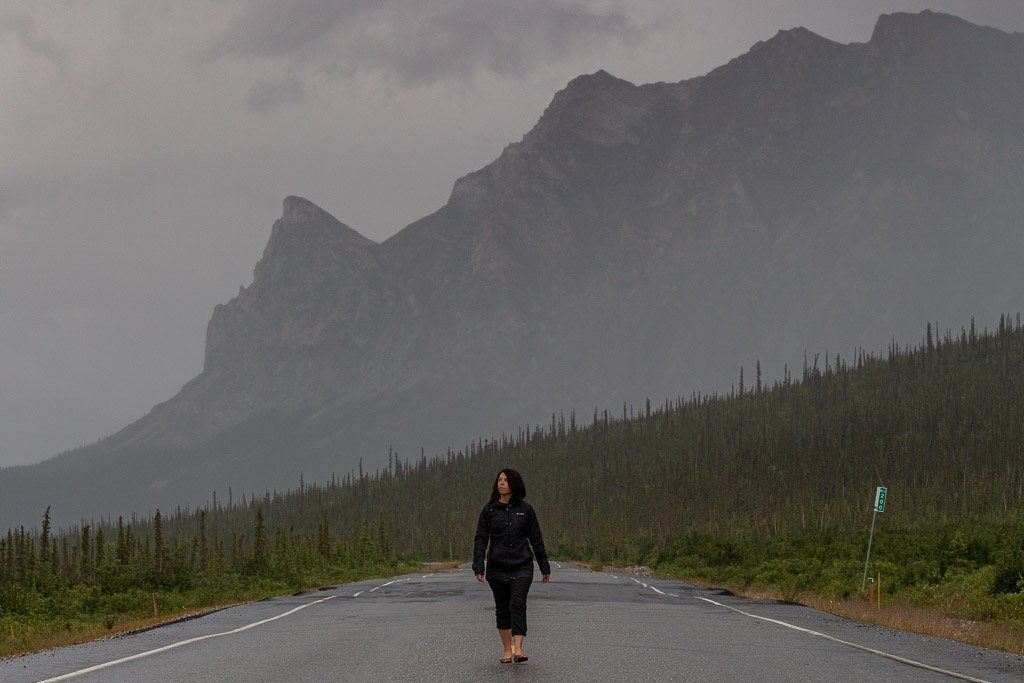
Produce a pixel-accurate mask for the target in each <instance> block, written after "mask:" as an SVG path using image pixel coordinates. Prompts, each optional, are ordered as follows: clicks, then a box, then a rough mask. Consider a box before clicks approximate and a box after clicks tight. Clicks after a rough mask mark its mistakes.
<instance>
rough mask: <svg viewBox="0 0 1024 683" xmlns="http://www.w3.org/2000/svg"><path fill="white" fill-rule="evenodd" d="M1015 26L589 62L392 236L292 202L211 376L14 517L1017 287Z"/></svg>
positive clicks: (60, 462)
mask: <svg viewBox="0 0 1024 683" xmlns="http://www.w3.org/2000/svg"><path fill="white" fill-rule="evenodd" d="M1022 111H1024V35H1021V34H1007V33H1004V32H1002V31H999V30H996V29H992V28H983V27H979V26H975V25H972V24H970V23H968V22H966V21H963V20H961V19H958V18H956V17H952V16H949V15H944V14H938V13H934V12H923V13H920V14H913V15H912V14H893V15H885V16H882V17H881V18H880V19H879V21H878V23H877V25H876V27H875V30H874V33H873V35H872V37H871V39H870V40H869V41H868V42H867V43H855V44H849V45H843V44H839V43H835V42H833V41H830V40H827V39H825V38H822V37H821V36H818V35H815V34H814V33H812V32H810V31H808V30H806V29H802V28H796V29H792V30H787V31H780V32H779V33H778V34H777V35H775V36H774V37H773V38H771V39H770V40H767V41H764V42H761V43H758V44H756V45H755V46H753V47H752V48H751V50H750V51H749V52H747V53H746V54H744V55H742V56H740V57H737V58H736V59H733V60H732V61H730V62H729V63H728V64H725V65H724V66H722V67H719V68H717V69H715V70H714V71H712V72H710V73H708V74H707V75H705V76H703V77H700V78H695V79H690V80H685V81H682V82H679V83H654V84H647V85H639V86H638V85H634V84H632V83H629V82H627V81H623V80H621V79H618V78H615V77H614V76H612V75H610V74H608V73H606V72H604V71H598V72H597V73H595V74H591V75H586V76H580V77H578V78H576V79H574V80H572V81H571V82H570V83H569V84H568V85H567V86H566V88H565V89H564V90H562V91H560V92H558V93H557V94H556V95H555V97H554V99H553V100H552V102H551V104H550V105H549V106H548V108H547V109H546V110H545V111H544V113H543V115H542V116H541V118H540V120H539V121H538V123H537V124H536V126H535V127H534V128H533V129H532V130H531V131H530V132H529V133H527V134H526V135H525V136H524V137H523V139H522V140H521V141H519V142H516V143H513V144H510V145H509V146H508V147H507V148H506V149H505V150H504V151H503V152H502V153H501V155H500V156H499V157H498V158H497V159H496V160H495V161H494V162H492V163H491V164H489V165H488V166H486V167H484V168H482V169H480V170H478V171H476V172H473V173H470V174H469V175H467V176H465V177H463V178H461V179H459V180H458V181H456V183H455V185H454V188H453V190H452V193H451V196H450V198H449V200H448V202H447V203H446V204H445V205H444V206H443V207H441V208H440V209H439V210H438V211H436V212H435V213H433V214H431V215H429V216H427V217H425V218H423V219H421V220H419V221H417V222H415V223H413V224H411V225H409V226H408V227H406V228H405V229H404V230H402V231H400V232H399V233H397V234H396V235H395V236H393V237H392V238H390V239H388V240H386V241H385V242H383V243H381V244H377V243H374V242H372V241H370V240H368V239H366V238H364V237H362V236H361V235H359V234H358V233H357V232H355V231H354V230H352V229H351V228H349V227H348V226H346V225H344V224H343V223H341V222H340V221H338V220H337V219H335V218H333V217H332V216H330V215H328V214H327V213H325V212H324V211H323V210H322V209H320V208H318V207H317V206H315V205H314V204H312V203H311V202H309V201H307V200H305V199H301V198H298V197H289V198H287V199H286V200H285V202H284V211H283V215H282V216H281V218H280V219H279V220H278V221H277V222H276V223H275V224H274V227H273V230H272V233H271V237H270V240H269V243H268V245H267V248H266V251H265V252H264V254H263V257H262V259H261V260H260V262H259V263H258V264H257V266H256V269H255V273H254V277H253V282H252V284H251V285H250V286H249V287H245V288H242V289H241V291H240V292H239V294H238V296H237V297H235V298H234V299H232V300H231V301H230V302H228V303H227V304H224V305H220V306H217V307H216V308H215V310H214V313H213V316H212V318H211V320H210V324H209V327H208V330H207V339H206V360H205V364H204V368H203V371H202V373H201V374H200V375H199V376H198V377H196V378H195V379H193V380H192V381H191V382H189V383H188V384H186V385H185V387H183V388H182V390H181V392H180V393H179V394H178V395H177V396H175V397H173V398H172V399H170V400H169V401H167V402H165V403H162V404H160V405H158V406H156V407H155V408H153V410H152V411H151V412H150V413H149V414H148V415H147V416H146V417H144V418H142V419H141V420H139V421H138V422H136V423H134V424H132V425H129V426H128V427H126V428H125V429H124V430H122V431H121V432H119V433H117V434H115V435H113V436H111V437H109V438H107V439H104V440H102V441H100V442H99V443H97V444H95V445H93V446H89V447H86V448H83V449H79V450H77V451H73V452H69V453H66V454H62V455H61V456H58V457H57V458H54V459H51V460H49V461H46V462H44V463H40V464H38V465H31V466H26V467H18V468H9V469H4V470H0V490H2V491H4V495H3V496H2V499H0V526H3V524H4V523H7V524H9V525H10V524H12V523H18V522H21V521H24V522H26V523H35V522H36V521H37V518H38V517H39V515H41V513H42V510H43V509H44V508H45V507H46V505H48V504H51V503H53V504H54V506H55V508H54V510H55V514H56V515H57V517H58V518H59V519H65V520H67V519H71V520H74V519H77V516H78V515H99V514H118V513H122V512H127V511H131V510H147V511H148V510H151V509H153V508H155V507H157V506H163V507H167V506H170V505H174V504H182V505H184V504H193V503H202V502H205V501H206V500H208V499H209V497H210V495H211V493H212V492H213V491H214V490H216V491H218V492H220V495H221V496H223V495H224V494H225V492H226V491H227V489H228V487H229V486H232V487H233V488H234V490H235V491H236V492H237V491H242V490H248V491H253V490H255V491H259V492H262V491H263V490H264V489H265V488H272V487H277V488H285V487H289V486H295V485H296V484H297V483H298V481H299V478H300V473H301V476H303V477H304V478H305V479H306V480H314V479H324V478H329V477H330V476H331V474H332V473H339V474H341V473H345V472H348V471H350V470H351V469H352V468H354V467H356V466H358V464H359V463H360V461H361V462H362V465H363V466H365V467H367V468H369V469H372V468H376V467H377V466H380V465H382V464H384V463H386V461H387V458H388V449H389V446H394V447H396V448H397V449H398V452H399V457H402V458H409V457H412V458H413V459H416V458H418V457H419V455H420V449H421V447H423V448H425V449H426V452H427V453H428V454H432V453H433V452H435V451H440V450H444V449H445V448H447V447H448V446H449V445H453V446H455V447H461V446H462V445H463V444H465V443H466V442H467V441H468V440H469V439H471V438H477V437H479V436H484V437H488V436H492V435H495V434H500V433H501V432H503V431H506V432H509V431H513V430H516V429H518V428H519V426H521V425H528V424H531V423H537V422H545V423H546V422H548V421H549V420H550V415H551V413H552V412H558V411H561V410H565V411H566V414H567V415H568V411H570V410H576V411H577V413H578V414H579V415H580V419H581V420H586V419H587V418H588V417H589V416H590V415H592V413H593V411H594V410H595V409H599V410H604V409H606V408H607V409H610V410H612V411H613V412H618V411H619V410H621V409H622V405H623V402H629V403H632V404H633V405H636V406H639V405H641V404H642V403H643V402H644V400H645V399H646V398H648V397H650V398H651V399H652V400H654V401H655V402H659V401H661V400H662V399H663V398H665V397H675V396H677V395H680V394H684V395H686V394H689V393H690V392H691V391H694V390H701V391H707V390H721V389H725V390H728V388H729V385H730V384H731V383H733V382H737V381H739V379H740V367H741V366H744V369H745V373H746V374H745V376H744V379H745V381H746V382H747V383H748V385H749V384H752V383H753V382H754V381H755V372H756V371H755V363H756V362H757V361H760V367H761V368H764V371H765V374H766V375H774V376H778V375H780V374H782V372H783V368H784V364H786V363H788V364H789V367H790V369H792V368H793V366H794V365H796V364H799V363H801V362H803V356H804V351H805V350H806V351H808V352H809V353H810V354H811V355H812V356H813V355H814V354H817V353H825V352H829V353H830V354H832V355H834V354H836V353H837V352H840V353H842V354H844V355H845V356H847V357H849V356H850V355H852V353H853V351H854V349H855V347H858V346H861V347H867V348H869V349H879V348H882V347H884V346H886V345H887V344H888V343H889V341H890V339H891V338H892V337H893V336H894V335H895V336H896V337H897V338H899V339H904V340H907V339H909V340H915V339H916V337H917V336H919V334H920V333H919V331H920V330H921V329H922V327H923V324H924V322H925V321H929V320H931V321H938V322H939V324H940V325H943V326H946V325H948V326H951V327H954V328H957V329H958V328H959V327H960V326H961V325H963V324H966V322H967V321H968V320H970V319H971V318H972V317H975V316H976V317H977V318H978V319H979V320H980V321H983V322H991V321H993V320H995V319H996V318H998V316H999V314H1000V313H1001V312H1004V311H1016V310H1020V308H1021V301H1022V300H1024V269H1021V268H1020V263H1021V262H1022V260H1024V258H1022V257H1024V229H1022V227H1024V226H1022V218H1021V217H1022V216H1024V128H1022V127H1021V125H1020V112H1022Z"/></svg>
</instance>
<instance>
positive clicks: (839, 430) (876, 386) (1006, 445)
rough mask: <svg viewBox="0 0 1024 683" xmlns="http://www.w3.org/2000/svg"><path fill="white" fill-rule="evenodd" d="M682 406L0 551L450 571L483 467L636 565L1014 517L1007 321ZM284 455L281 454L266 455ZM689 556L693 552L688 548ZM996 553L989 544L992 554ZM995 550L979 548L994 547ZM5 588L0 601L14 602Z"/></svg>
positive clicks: (588, 543) (258, 572) (551, 428)
mask: <svg viewBox="0 0 1024 683" xmlns="http://www.w3.org/2000/svg"><path fill="white" fill-rule="evenodd" d="M744 374H745V373H741V379H740V382H739V385H738V386H737V387H735V388H734V389H733V390H732V391H731V392H729V393H728V394H726V395H715V394H712V395H703V394H696V393H695V394H693V395H692V396H691V397H690V398H688V399H683V398H678V399H676V400H675V401H666V402H665V403H663V404H660V405H652V404H650V402H648V403H647V404H645V405H644V406H642V407H640V408H639V409H637V408H635V407H630V406H626V405H624V406H623V408H622V412H621V414H617V415H611V414H609V413H608V412H607V411H604V412H596V411H595V412H594V413H593V415H588V416H587V417H586V419H585V420H581V419H579V418H578V416H576V415H575V414H569V415H552V418H551V422H550V424H549V425H545V426H544V427H540V426H535V427H530V428H522V429H520V430H518V431H517V432H516V433H514V434H506V435H502V436H501V437H500V438H496V439H480V440H475V441H473V442H472V443H470V444H469V446H468V447H467V448H465V449H463V450H459V451H452V450H449V451H448V452H447V453H445V454H443V455H439V456H436V457H433V458H427V457H424V456H421V457H420V458H419V459H418V460H415V461H412V462H410V461H408V460H406V459H401V458H399V457H397V456H396V455H394V454H392V455H391V456H390V457H389V464H388V466H387V467H386V468H384V469H383V470H382V471H380V472H377V473H374V474H367V473H364V472H362V471H361V468H360V472H358V473H353V474H349V475H346V476H345V477H343V478H341V479H335V480H333V481H331V482H325V483H315V484H309V485H307V484H305V483H302V484H300V486H299V488H298V489H297V490H292V491H288V492H283V493H282V492H265V493H264V494H263V495H260V496H256V495H252V494H249V495H248V497H242V498H241V499H240V500H235V499H234V496H232V495H230V494H229V497H228V501H227V504H224V503H222V502H219V501H217V500H216V498H215V499H214V501H213V503H212V504H211V505H209V506H207V507H206V508H204V509H202V510H190V509H185V510H181V509H179V510H175V511H174V512H172V513H171V514H168V515H166V516H159V515H154V516H153V517H145V518H142V517H133V518H132V519H131V520H127V521H125V520H116V521H114V520H100V521H99V522H95V521H92V522H89V523H88V524H86V523H83V524H81V525H79V526H78V527H75V528H71V529H65V530H61V531H59V532H57V533H51V532H50V530H49V528H48V523H47V521H46V519H47V518H44V521H43V525H42V528H41V529H40V530H31V531H24V530H21V529H19V530H11V531H8V533H7V536H6V538H3V539H0V562H2V567H0V591H3V592H2V593H0V598H2V599H0V616H2V612H3V611H10V610H11V609H12V607H11V606H12V605H17V604H19V603H18V602H17V600H14V601H12V600H11V599H10V598H11V592H12V587H17V588H20V589H25V588H26V587H32V586H35V587H36V588H38V587H39V586H41V585H42V586H45V585H49V584H47V582H54V583H56V584H59V585H62V586H74V585H77V584H84V585H98V586H102V587H104V588H105V589H114V588H116V587H118V586H125V585H136V586H146V587H154V586H169V585H182V586H187V585H188V584H189V582H190V581H195V580H196V577H202V576H204V575H208V574H211V573H214V574H224V573H230V574H232V575H235V576H253V577H258V576H270V575H273V576H279V577H285V578H286V579H288V580H294V581H298V579H299V578H300V577H301V575H302V574H303V572H307V573H308V572H309V567H332V568H334V569H337V570H339V571H342V570H346V569H351V568H353V567H359V566H366V565H367V564H373V563H387V562H390V561H392V560H393V559H396V558H400V559H412V558H416V559H450V558H452V559H460V560H462V559H466V558H468V557H469V555H470V553H471V548H472V537H473V531H474V528H475V524H476V519H477V515H478V514H479V511H480V509H481V507H482V505H483V504H484V503H485V502H486V500H487V497H488V495H489V492H490V487H491V485H492V483H493V481H494V477H495V475H496V473H497V471H498V469H499V468H501V467H506V466H508V467H514V468H516V469H518V470H519V471H520V472H522V473H523V475H524V477H525V479H526V483H527V487H528V491H529V495H528V499H529V500H530V501H531V502H533V504H534V506H535V507H536V508H537V510H538V513H539V515H540V519H541V522H542V525H543V528H544V532H545V538H546V540H547V543H548V546H549V548H550V549H551V550H552V551H553V552H554V553H555V554H557V555H559V556H561V557H578V558H588V559H593V560H599V561H604V562H615V561H621V560H623V559H626V560H629V559H643V558H645V557H649V556H651V554H652V553H656V552H657V551H658V549H659V548H660V549H664V548H669V547H672V548H677V549H678V548H679V545H678V544H679V543H680V539H685V538H687V537H688V535H689V537H691V538H696V537H695V536H693V534H697V535H698V536H699V537H700V538H703V539H708V538H720V539H722V538H724V539H728V538H738V537H747V538H757V539H764V540H766V541H770V539H772V538H789V537H792V536H794V535H799V534H818V535H820V534H829V533H846V532H851V531H853V530H860V529H863V528H864V527H865V526H866V524H867V522H868V520H869V517H870V512H869V505H870V503H871V500H872V497H873V493H874V490H875V487H876V486H878V485H884V486H887V487H888V489H889V503H888V507H887V509H886V511H885V513H884V520H885V523H886V524H888V525H893V526H899V527H902V528H909V527H912V526H914V525H919V524H931V525H933V526H935V527H936V528H937V527H939V526H948V525H950V524H955V523H957V522H958V520H964V519H979V518H984V517H986V516H988V517H990V518H999V519H1008V518H1013V517H1015V516H1016V517H1017V518H1019V517H1020V515H1021V510H1022V509H1024V508H1022V505H1024V467H1022V463H1024V458H1022V456H1024V326H1022V325H1021V321H1020V316H1017V318H1016V319H1015V320H1011V319H1010V318H1009V317H1002V318H1001V319H1000V321H999V326H998V328H997V329H996V330H994V331H987V330H985V331H978V330H976V329H975V326H974V324H973V322H972V323H971V325H970V327H969V328H964V329H962V330H960V332H959V333H957V334H953V333H951V332H949V331H946V332H944V333H943V334H941V335H939V334H938V333H937V332H936V331H935V330H934V329H933V327H932V325H930V324H929V325H928V328H927V330H926V332H925V335H924V338H923V339H922V341H921V343H920V344H918V345H916V346H913V347H900V346H898V345H896V344H895V343H893V344H892V345H891V346H890V347H889V349H888V352H887V353H884V354H882V355H876V354H872V353H869V352H867V351H865V350H862V349H857V350H855V351H854V352H853V353H852V354H850V356H849V357H848V358H845V357H840V356H838V355H837V356H833V357H830V356H828V355H826V356H825V357H824V358H820V357H818V356H815V357H813V358H810V359H807V360H806V361H805V362H804V365H803V367H802V368H801V369H800V373H799V377H797V378H794V376H793V373H792V372H790V370H789V369H788V368H787V369H786V370H785V372H784V373H783V378H782V379H781V380H779V381H775V382H773V383H772V384H771V385H770V386H769V385H768V384H767V383H764V382H762V380H761V372H760V367H759V366H755V368H754V372H753V373H752V374H753V377H752V378H751V380H752V381H749V383H748V382H745V381H744V377H743V375H744ZM285 455H286V454H282V457H284V456H285ZM702 542H703V541H702ZM997 550H998V549H997ZM993 552H995V551H993ZM15 592H16V591H15Z"/></svg>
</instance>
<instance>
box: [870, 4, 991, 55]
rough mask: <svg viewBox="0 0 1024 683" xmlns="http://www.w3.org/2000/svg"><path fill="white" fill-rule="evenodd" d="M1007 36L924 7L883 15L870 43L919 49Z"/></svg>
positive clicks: (877, 23) (876, 25) (876, 24)
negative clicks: (913, 12) (915, 12)
mask: <svg viewBox="0 0 1024 683" xmlns="http://www.w3.org/2000/svg"><path fill="white" fill-rule="evenodd" d="M999 34H1002V35H1007V34H1006V33H1005V32H1004V31H1000V30H998V29H994V28H990V27H987V26H978V25H976V24H972V23H970V22H969V21H966V20H964V19H961V18H960V17H955V16H953V15H951V14H943V13H942V12H933V11H931V10H924V11H923V12H919V13H917V14H910V13H908V12H894V13H893V14H883V15H881V16H880V17H879V18H878V21H877V22H876V23H875V29H874V31H873V32H872V34H871V41H870V42H871V43H872V44H875V45H878V46H886V47H890V48H892V47H896V48H901V49H911V50H920V49H922V48H925V49H927V48H928V47H935V48H941V47H943V46H946V47H949V43H953V44H957V43H964V42H972V41H976V40H978V39H979V38H983V37H984V36H986V35H999Z"/></svg>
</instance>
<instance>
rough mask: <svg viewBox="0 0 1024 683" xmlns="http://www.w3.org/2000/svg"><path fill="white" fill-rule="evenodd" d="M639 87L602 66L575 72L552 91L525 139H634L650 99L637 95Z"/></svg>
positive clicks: (607, 143)
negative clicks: (581, 73) (545, 107)
mask: <svg viewBox="0 0 1024 683" xmlns="http://www.w3.org/2000/svg"><path fill="white" fill-rule="evenodd" d="M640 90H641V89H640V88H639V86H636V85H634V84H633V83H630V82H629V81H626V80H623V79H621V78H616V77H615V76H612V75H611V74H609V73H608V72H607V71H604V70H601V71H597V72H595V73H592V74H587V75H584V76H577V77H576V78H574V79H572V80H571V81H569V83H568V85H566V86H565V88H563V89H562V90H560V91H559V92H558V93H556V94H555V97H554V98H553V99H552V100H551V104H549V105H548V108H547V109H546V110H545V111H544V114H543V115H542V116H541V118H540V121H538V122H537V126H536V127H535V128H534V129H533V131H531V132H530V133H529V134H528V135H527V136H526V138H525V139H524V141H525V142H542V141H544V140H547V139H550V138H551V137H552V136H563V135H565V134H571V135H573V136H576V137H579V138H582V139H583V140H586V141H587V142H590V143H597V144H599V145H604V146H611V145H618V144H621V143H624V142H630V143H634V142H636V138H637V135H638V132H637V128H638V127H640V126H641V125H642V124H643V122H644V120H645V118H646V116H647V113H648V105H649V103H650V102H649V99H650V98H645V97H638V96H637V95H638V92H639V91H640Z"/></svg>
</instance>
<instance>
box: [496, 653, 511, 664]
mask: <svg viewBox="0 0 1024 683" xmlns="http://www.w3.org/2000/svg"><path fill="white" fill-rule="evenodd" d="M498 661H499V662H501V663H502V664H511V663H512V655H509V656H508V657H502V658H501V659H499V660H498Z"/></svg>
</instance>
